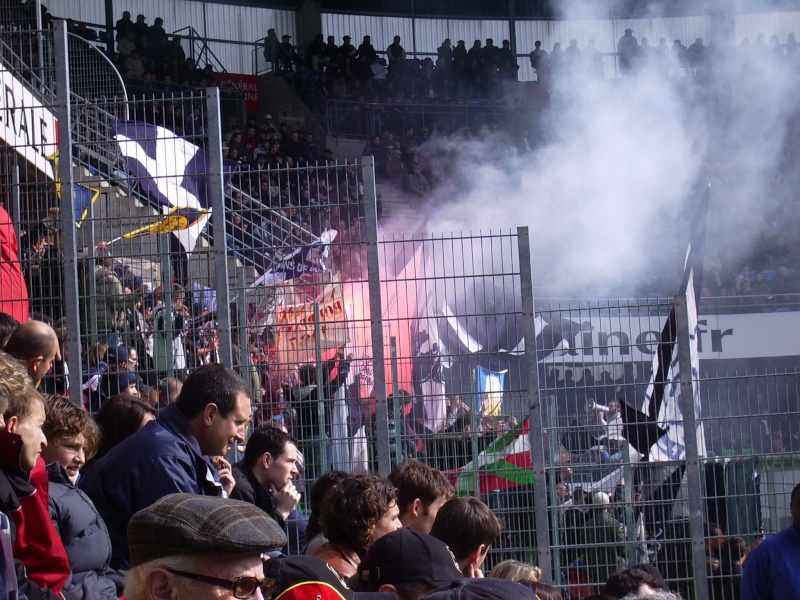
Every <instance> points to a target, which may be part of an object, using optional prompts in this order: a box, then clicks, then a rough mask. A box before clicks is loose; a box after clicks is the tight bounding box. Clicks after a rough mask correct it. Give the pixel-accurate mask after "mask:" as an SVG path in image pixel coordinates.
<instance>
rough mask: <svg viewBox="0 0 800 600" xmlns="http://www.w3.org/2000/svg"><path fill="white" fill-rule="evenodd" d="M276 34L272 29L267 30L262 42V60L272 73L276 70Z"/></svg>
mask: <svg viewBox="0 0 800 600" xmlns="http://www.w3.org/2000/svg"><path fill="white" fill-rule="evenodd" d="M279 44H280V42H279V41H278V34H277V33H275V30H274V29H269V30H267V37H266V38H265V40H264V59H265V60H266V61H267V64H268V65H270V68H271V69H272V70H273V71H277V69H278V45H279Z"/></svg>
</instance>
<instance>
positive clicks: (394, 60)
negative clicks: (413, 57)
mask: <svg viewBox="0 0 800 600" xmlns="http://www.w3.org/2000/svg"><path fill="white" fill-rule="evenodd" d="M386 57H387V58H388V59H389V65H388V66H389V74H390V75H392V76H395V75H397V74H399V73H401V72H402V71H403V67H405V63H406V51H405V49H404V48H403V46H401V45H400V36H399V35H396V36H394V39H393V40H392V43H391V44H389V47H388V48H387V49H386Z"/></svg>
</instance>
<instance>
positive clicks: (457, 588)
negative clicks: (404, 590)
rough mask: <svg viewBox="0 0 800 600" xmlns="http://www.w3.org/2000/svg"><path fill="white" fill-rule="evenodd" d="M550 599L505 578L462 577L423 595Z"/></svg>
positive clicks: (433, 599)
mask: <svg viewBox="0 0 800 600" xmlns="http://www.w3.org/2000/svg"><path fill="white" fill-rule="evenodd" d="M468 598H476V599H477V598H480V599H481V600H508V599H509V598H514V599H515V600H551V598H552V597H551V596H547V595H544V593H543V594H542V597H541V598H539V596H538V595H537V594H536V593H535V592H533V591H532V590H531V589H530V588H528V587H525V586H524V585H520V584H519V583H516V582H514V581H507V580H505V579H492V578H486V579H462V580H461V581H458V582H454V583H452V584H450V585H446V586H442V587H440V588H439V589H436V590H434V591H432V592H431V593H429V594H427V595H426V596H425V600H467V599H468Z"/></svg>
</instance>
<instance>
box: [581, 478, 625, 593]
mask: <svg viewBox="0 0 800 600" xmlns="http://www.w3.org/2000/svg"><path fill="white" fill-rule="evenodd" d="M613 510H614V509H613V506H612V505H611V498H610V497H609V495H608V494H606V493H605V492H595V493H594V495H593V496H592V512H591V514H590V516H589V518H588V519H587V520H586V521H585V523H584V526H583V528H582V529H581V530H580V531H579V532H578V545H579V546H582V547H584V548H585V551H584V557H585V563H586V566H587V567H588V569H589V578H590V580H591V581H592V583H594V584H598V585H599V584H602V583H604V582H605V581H606V580H608V578H609V576H610V575H611V574H612V573H613V572H614V571H616V570H618V569H620V568H624V567H625V546H624V541H625V536H624V533H623V529H622V526H621V525H620V523H619V521H617V520H616V519H615V518H614V517H613V516H612V514H611V513H612V511H613Z"/></svg>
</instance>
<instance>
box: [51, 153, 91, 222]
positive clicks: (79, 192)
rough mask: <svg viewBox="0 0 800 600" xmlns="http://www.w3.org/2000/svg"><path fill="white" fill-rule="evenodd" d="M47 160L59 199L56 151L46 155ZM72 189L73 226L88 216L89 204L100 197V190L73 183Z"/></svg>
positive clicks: (59, 182)
mask: <svg viewBox="0 0 800 600" xmlns="http://www.w3.org/2000/svg"><path fill="white" fill-rule="evenodd" d="M47 160H49V161H50V162H51V163H53V177H55V180H56V195H57V196H58V199H59V200H61V181H60V180H59V179H58V152H56V153H55V154H51V155H50V156H48V157H47ZM72 191H73V196H74V197H75V227H80V226H81V223H82V222H83V220H84V219H85V218H86V217H87V216H89V206H91V205H92V204H93V203H94V202H95V201H96V200H97V199H98V198H99V197H100V190H99V189H97V188H93V187H87V186H84V185H80V184H77V183H73V184H72Z"/></svg>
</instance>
